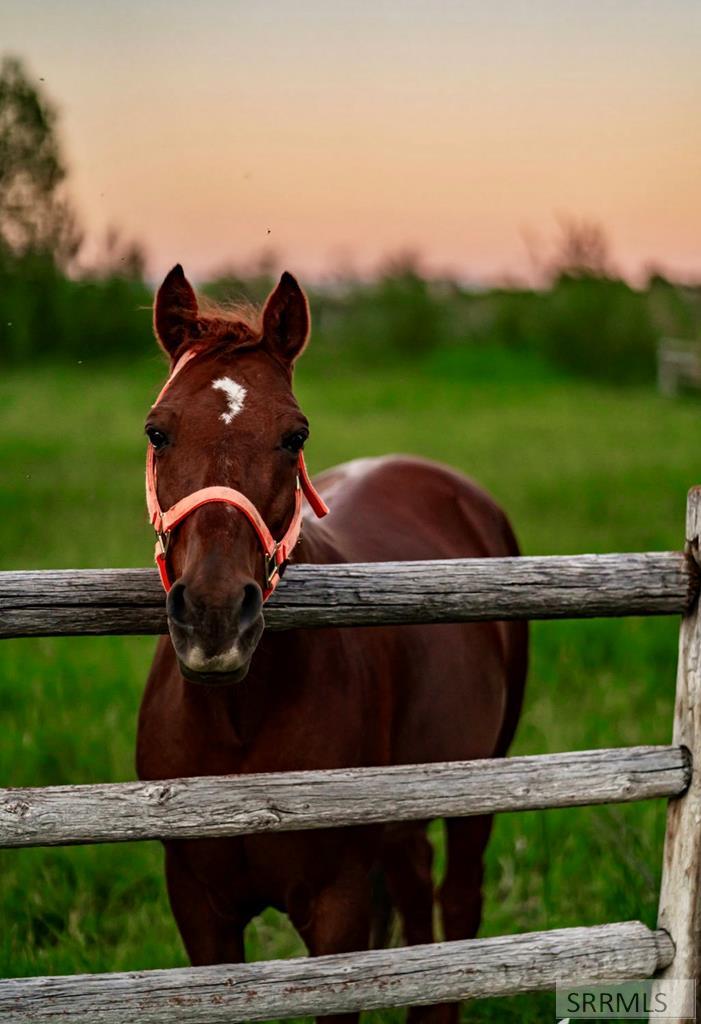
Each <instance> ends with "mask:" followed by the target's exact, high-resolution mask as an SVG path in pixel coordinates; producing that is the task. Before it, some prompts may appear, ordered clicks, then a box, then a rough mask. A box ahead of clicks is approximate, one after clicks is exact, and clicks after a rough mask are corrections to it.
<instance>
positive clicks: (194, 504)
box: [146, 348, 329, 601]
mask: <svg viewBox="0 0 701 1024" xmlns="http://www.w3.org/2000/svg"><path fill="white" fill-rule="evenodd" d="M200 351H201V350H200V349H197V348H191V349H189V350H188V351H187V352H186V353H185V354H184V355H182V356H181V357H180V359H178V361H177V362H176V364H175V366H174V367H173V370H172V372H171V374H170V376H169V377H168V380H167V381H166V382H165V384H164V385H163V387H162V388H161V390H160V392H159V394H158V397H157V399H156V401H155V402H154V403H153V408H155V407H156V406H157V405H158V403H159V402H160V400H161V399H162V398H163V395H164V394H165V393H166V391H167V390H168V388H169V387H170V385H171V384H172V382H173V380H174V378H175V377H176V376H177V375H178V374H179V373H180V371H181V370H182V368H183V367H184V366H185V365H186V364H187V363H189V362H190V360H191V359H194V357H195V356H197V355H199V353H200ZM302 494H304V497H305V498H306V499H307V501H308V502H309V504H310V505H311V507H312V509H313V510H314V512H315V513H316V515H317V516H318V517H319V518H321V517H322V516H325V515H326V513H327V512H328V511H329V510H328V507H327V505H326V503H325V502H324V500H323V498H322V497H321V495H319V494H318V493H317V491H316V490H315V489H314V486H313V484H312V482H311V480H310V479H309V474H308V473H307V467H306V466H305V464H304V455H303V454H302V452H300V453H299V459H298V463H297V486H296V489H295V505H294V512H293V513H292V520H291V521H290V525H289V526H288V527H287V531H286V533H285V535H284V537H282V538H281V539H280V540H275V539H274V537H273V535H272V534H271V532H270V530H269V529H268V527H267V526H266V524H265V521H264V520H263V517H262V516H261V514H260V512H259V511H258V509H257V508H256V506H255V505H254V504H253V502H252V501H249V499H248V498H247V497H246V495H245V494H242V493H241V491H237V490H235V489H234V488H233V487H203V488H201V489H200V490H199V491H193V492H192V494H188V495H187V496H186V497H184V498H181V499H180V501H176V503H175V504H174V505H171V507H170V508H169V509H168V510H167V511H166V512H164V511H163V510H162V508H161V506H160V503H159V501H158V491H157V477H156V453H155V451H154V448H153V446H152V445H150V444H149V446H148V450H147V452H146V505H147V507H148V514H149V519H150V522H151V525H152V526H153V528H154V530H155V531H156V536H157V541H156V552H155V558H156V566H157V568H158V572H159V575H160V577H161V583H162V584H163V589H164V590H165V592H166V593H168V591H169V590H170V589H171V587H172V583H171V580H170V576H169V575H168V566H167V561H166V556H167V552H168V541H169V539H170V535H171V533H172V532H173V530H174V529H175V528H176V526H178V525H179V524H180V523H182V521H183V519H185V518H186V517H187V516H189V515H190V514H191V513H192V512H194V511H195V509H198V508H201V507H202V506H203V505H208V504H211V503H213V502H221V503H223V504H225V505H233V507H234V508H238V509H239V510H240V511H241V512H243V514H244V515H245V516H246V518H247V519H248V521H249V523H250V524H251V526H252V527H253V529H254V530H255V532H256V536H257V537H258V540H259V541H260V545H261V547H262V548H263V563H264V568H265V572H264V577H265V589H264V591H263V600H264V601H267V600H268V598H269V597H270V595H271V594H272V592H273V591H274V590H275V587H276V586H277V585H278V583H279V582H280V576H281V574H282V571H283V568H284V565H285V563H286V562H287V560H288V558H289V557H290V552H291V551H292V549H293V547H294V546H295V544H296V543H297V541H298V540H299V533H300V530H301V528H302Z"/></svg>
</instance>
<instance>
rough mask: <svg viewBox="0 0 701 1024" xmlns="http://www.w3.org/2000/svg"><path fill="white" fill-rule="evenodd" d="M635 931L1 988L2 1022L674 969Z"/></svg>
mask: <svg viewBox="0 0 701 1024" xmlns="http://www.w3.org/2000/svg"><path fill="white" fill-rule="evenodd" d="M673 956H674V946H673V944H672V942H671V940H670V938H669V936H668V935H667V933H666V932H665V931H661V930H659V931H651V930H650V929H649V928H647V927H646V926H645V925H644V924H641V923H640V922H639V921H627V922H623V923H621V924H608V925H600V926H598V927H594V928H562V929H559V930H557V931H549V932H530V933H526V934H525V935H504V936H501V937H499V938H495V939H468V940H465V941H463V942H440V943H433V944H431V945H428V946H413V947H410V948H408V949H387V950H376V951H373V952H369V953H345V954H340V955H336V956H323V957H317V958H316V959H315V960H308V959H306V958H304V959H297V960H282V961H272V962H267V963H266V962H263V963H254V964H237V965H222V966H216V967H187V968H179V969H175V970H166V971H144V972H140V973H132V974H79V975H75V976H73V977H55V978H20V979H17V980H11V981H3V982H0V1020H2V1021H3V1024H20V1022H21V1024H30V1022H31V1024H39V1022H42V1024H44V1022H46V1024H48V1022H49V1021H51V1022H52V1024H58V1022H59V1021H60V1022H61V1024H85V1022H86V1021H87V1022H89V1024H124V1022H125V1021H138V1024H200V1022H202V1024H204V1022H207V1024H233V1022H234V1021H254V1020H269V1019H271V1018H272V1019H273V1020H278V1019H280V1018H281V1017H282V1018H285V1017H302V1016H306V1015H307V1014H322V1013H323V1014H329V1013H342V1012H346V1011H349V1010H360V1009H368V1010H373V1009H379V1008H380V1007H383V1006H387V1005H388V1004H392V1005H393V1006H411V1005H415V1004H424V1005H426V1004H431V1003H435V1002H437V1001H444V1000H458V999H470V998H472V997H473V996H504V995H513V994H514V993H516V992H532V991H537V990H539V989H547V988H554V987H555V985H556V984H560V985H562V984H567V983H568V982H569V983H572V984H574V983H576V982H580V983H581V979H582V978H586V979H587V980H589V981H596V980H599V979H601V980H603V979H606V980H609V981H615V980H621V981H623V980H625V979H626V978H640V977H645V978H649V977H650V976H651V975H653V974H654V973H655V972H656V971H657V970H659V969H660V968H663V967H665V966H667V965H668V964H670V963H671V962H672V958H673Z"/></svg>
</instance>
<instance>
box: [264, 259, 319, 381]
mask: <svg viewBox="0 0 701 1024" xmlns="http://www.w3.org/2000/svg"><path fill="white" fill-rule="evenodd" d="M309 326H310V317H309V304H308V303H307V298H306V296H305V294H304V292H303V291H302V289H301V288H300V287H299V285H298V284H297V282H296V280H295V279H294V277H293V276H292V274H288V273H287V271H285V273H284V274H283V275H282V277H281V278H280V282H279V284H278V286H277V288H275V290H274V291H273V292H271V293H270V295H269V296H268V301H267V302H266V304H265V309H264V310H263V341H264V343H265V344H266V345H267V346H268V347H269V348H270V349H271V350H272V352H273V353H274V354H275V355H276V356H277V357H278V358H279V359H281V360H282V361H283V362H285V363H289V364H290V365H291V364H292V363H294V361H295V359H297V357H298V356H300V355H301V354H302V352H303V350H304V347H305V345H306V344H307V340H308V338H309Z"/></svg>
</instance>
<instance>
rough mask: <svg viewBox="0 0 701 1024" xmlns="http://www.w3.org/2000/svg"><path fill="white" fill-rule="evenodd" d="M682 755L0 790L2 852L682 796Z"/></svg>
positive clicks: (639, 753)
mask: <svg viewBox="0 0 701 1024" xmlns="http://www.w3.org/2000/svg"><path fill="white" fill-rule="evenodd" d="M690 778H691V767H690V763H689V755H688V753H687V751H686V750H685V749H684V748H683V747H622V748H619V749H613V750H583V751H579V752H576V753H567V754H544V755H540V756H533V757H511V758H508V759H506V760H504V759H501V758H500V759H493V760H484V761H447V762H442V763H438V764H421V765H396V766H392V767H386V768H344V769H334V770H332V771H306V772H280V773H274V774H261V775H244V776H232V775H219V776H214V777H213V776H205V777H202V778H191V779H170V780H169V781H168V782H121V783H119V782H115V783H107V784H101V785H93V786H50V787H49V788H47V789H3V790H0V847H2V846H59V845H60V846H64V845H68V844H73V843H117V842H130V841H132V840H135V839H185V838H195V837H205V836H207V837H210V838H212V837H216V836H232V835H246V834H250V833H254V832H289V831H293V830H295V829H312V828H335V827H337V826H341V825H370V824H373V823H375V822H382V821H409V820H412V819H413V820H415V821H420V820H422V819H424V818H438V817H440V818H444V817H456V816H463V815H464V816H468V815H473V814H494V813H496V812H499V811H519V810H520V811H526V810H537V809H542V808H544V807H578V806H582V805H590V804H615V803H630V802H631V801H633V800H647V799H650V798H651V797H672V796H680V795H681V794H682V793H683V792H684V790H685V789H686V787H687V785H688V784H689V780H690Z"/></svg>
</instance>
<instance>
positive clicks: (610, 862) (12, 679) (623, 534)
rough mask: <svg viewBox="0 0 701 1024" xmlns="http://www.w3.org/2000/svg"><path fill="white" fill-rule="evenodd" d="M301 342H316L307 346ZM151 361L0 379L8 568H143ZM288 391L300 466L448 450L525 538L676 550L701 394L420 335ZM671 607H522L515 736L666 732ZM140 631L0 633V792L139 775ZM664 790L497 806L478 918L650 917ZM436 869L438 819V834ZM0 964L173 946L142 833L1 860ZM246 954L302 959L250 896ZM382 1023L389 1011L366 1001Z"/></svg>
mask: <svg viewBox="0 0 701 1024" xmlns="http://www.w3.org/2000/svg"><path fill="white" fill-rule="evenodd" d="M322 344H323V342H322V341H321V340H319V339H318V340H317V345H322ZM161 375H162V364H161V362H160V360H159V359H158V357H157V356H154V357H153V358H148V359H145V360H144V361H143V362H141V363H139V364H137V365H133V366H131V367H126V366H124V365H120V366H117V365H114V366H107V365H105V364H96V365H95V366H91V365H90V364H89V362H88V361H84V362H83V363H80V364H77V363H76V364H72V365H70V364H62V365H57V366H55V367H50V366H47V365H44V366H41V367H40V368H38V369H37V368H31V369H30V368H26V369H18V370H16V371H14V372H13V373H12V374H9V375H7V376H5V377H4V379H3V380H2V381H1V382H0V461H1V463H2V465H3V467H4V472H3V479H2V488H1V491H0V501H1V503H2V504H1V506H0V551H1V552H2V568H48V567H99V566H108V565H109V566H129V565H143V564H149V561H150V557H151V550H152V542H151V534H150V531H149V529H148V528H147V526H146V522H145V513H144V509H143V477H142V474H143V451H144V439H143V436H142V423H143V419H144V416H145V413H146V410H147V408H148V404H149V402H150V400H151V398H152V397H153V396H154V394H155V392H156V390H157V387H156V385H157V382H158V381H159V379H160V377H161ZM297 388H298V393H299V395H300V397H301V399H302V404H303V407H304V409H305V411H306V412H307V413H308V415H309V418H310V421H311V432H312V436H311V440H310V443H309V446H308V455H309V465H310V468H311V469H316V468H321V467H323V466H326V465H330V464H332V463H333V462H337V461H341V460H343V459H347V458H351V457H353V456H355V455H364V454H374V453H381V452H386V451H411V452H416V453H420V454H424V455H427V456H431V457H434V458H438V459H441V460H443V461H445V462H448V463H451V464H453V465H456V466H458V467H459V468H461V469H463V470H464V471H466V472H468V473H470V474H471V475H473V476H474V477H476V478H477V479H478V480H479V481H480V482H482V483H483V484H485V485H486V486H487V487H488V488H489V489H490V490H492V492H493V493H494V494H495V495H496V497H497V498H498V499H499V500H500V501H501V502H502V503H503V505H504V506H505V508H506V509H507V511H508V512H509V515H510V516H511V519H512V522H513V523H514V525H515V528H516V531H517V534H518V536H519V538H520V541H521V544H522V547H523V549H524V551H525V552H527V553H530V554H560V553H576V552H585V551H592V552H604V551H622V550H639V551H643V550H646V549H664V548H675V547H679V546H680V545H681V543H682V539H683V525H684V499H685V492H686V489H687V487H688V486H689V485H690V484H692V483H694V482H698V478H699V470H698V459H696V458H695V449H696V446H695V433H696V424H697V421H698V408H697V406H696V405H695V404H694V403H693V402H692V401H680V402H670V401H668V400H664V399H661V398H659V397H658V396H656V395H654V394H653V393H652V392H650V391H647V390H623V391H621V390H615V389H613V388H610V389H607V388H605V387H602V386H598V385H592V384H587V383H582V382H580V381H572V380H571V379H567V378H565V377H560V376H559V375H557V374H556V372H555V371H553V370H551V369H548V368H546V367H544V366H543V365H541V364H540V363H539V362H538V361H536V360H535V359H534V358H531V357H529V358H526V357H519V356H516V355H515V354H513V353H510V352H508V351H506V350H503V351H502V350H499V349H493V348H492V349H487V348H486V349H482V350H476V351H475V350H473V351H465V350H459V349H452V350H451V349H443V350H437V351H435V352H434V353H432V354H431V355H430V356H428V357H426V358H425V359H424V360H423V361H420V362H413V363H412V364H401V363H399V362H397V363H395V364H388V365H384V366H377V367H375V368H374V369H373V370H366V371H364V370H361V369H360V368H358V366H357V365H356V366H354V365H351V364H343V365H340V364H339V365H334V364H333V361H331V360H330V359H328V358H325V357H324V354H323V352H322V353H321V354H317V355H316V356H315V355H314V353H311V354H310V357H309V363H308V365H306V364H305V361H303V362H302V364H301V366H300V370H299V373H298V382H297ZM677 627H678V623H677V621H676V620H621V621H618V622H617V621H594V622H571V623H569V622H563V623H542V624H536V625H535V626H534V628H533V640H534V643H533V657H532V665H531V674H530V683H529V690H528V696H527V701H526V708H525V712H524V716H523V719H522V723H521V727H520V729H519V732H518V735H517V741H516V744H515V746H514V748H513V749H514V752H518V753H546V752H551V751H558V750H568V749H571V750H576V749H583V748H589V747H599V746H609V745H610V746H616V745H625V744H634V743H657V742H660V743H664V742H668V741H669V739H670V737H669V730H670V725H671V709H672V701H673V692H674V665H675V658H676V638H677ZM152 647H153V640H152V639H144V638H97V639H80V640H78V639H65V640H57V639H46V640H31V641H30V640H24V641H11V642H7V641H5V642H4V643H3V644H2V645H1V646H0V708H1V709H2V722H3V743H2V745H1V747H0V780H1V784H2V785H48V784H58V783H77V782H98V781H108V780H125V779H129V778H133V775H134V772H133V745H134V725H135V716H136V709H137V706H138V700H139V696H140V693H141V689H142V686H143V682H144V678H145V674H146V670H147V667H148V662H149V656H150V651H151V649H152ZM663 826H664V807H663V804H662V803H660V802H656V803H654V804H650V805H649V806H648V805H633V806H629V807H626V806H622V807H603V808H591V809H581V810H580V809H574V810H567V811H550V812H542V813H541V812H531V813H527V814H521V815H508V816H502V817H501V818H499V819H498V820H497V824H496V827H495V831H494V836H493V840H492V843H491V845H490V850H489V855H488V877H487V901H486V908H485V917H484V924H483V928H482V932H481V934H483V935H488V934H498V933H508V932H514V931H522V930H530V929H536V928H553V927H559V926H566V925H573V924H595V923H599V922H604V921H607V920H626V919H629V918H635V917H639V918H641V919H642V920H643V921H645V922H646V923H647V924H650V925H653V924H654V922H655V916H656V903H657V892H658V886H659V877H658V873H659V866H660V863H661V843H662V835H663ZM434 835H435V839H436V846H437V852H438V856H437V863H436V870H437V872H440V870H441V836H440V828H438V827H434ZM0 862H1V870H0V915H1V916H2V921H3V928H2V931H1V933H0V959H1V960H2V963H1V965H0V973H1V974H2V975H5V976H7V975H22V974H43V973H75V972H79V971H99V970H128V969H136V968H149V967H166V966H176V965H180V964H183V963H185V959H184V955H183V952H182V949H181V946H180V940H179V938H178V935H177V932H176V929H175V925H174V923H173V922H172V919H171V917H170V912H169V909H168V907H167V901H166V898H165V890H164V885H163V880H162V871H161V863H160V862H161V855H160V848H159V847H158V845H157V844H141V845H138V846H128V847H127V846H105V847H95V848H91V847H86V848H79V849H72V850H71V849H56V850H27V851H7V852H2V853H1V854H0ZM248 947H249V958H252V957H256V958H270V957H276V956H285V955H289V954H291V953H295V952H298V951H299V949H300V946H299V943H298V940H297V939H296V937H295V936H294V934H293V933H292V932H291V930H290V929H289V928H288V927H287V926H286V925H285V923H284V922H283V921H281V919H280V918H279V917H277V916H276V915H274V914H272V913H268V914H266V915H264V917H263V918H262V919H260V920H259V921H257V922H256V923H255V924H254V925H253V926H252V927H251V928H250V929H249V934H248ZM551 1013H552V1006H551V997H550V996H548V995H544V996H532V997H521V998H519V999H513V1000H510V1001H508V1002H500V1003H498V1004H497V1003H494V1004H491V1005H490V1004H487V1003H482V1004H473V1005H472V1006H470V1007H469V1008H467V1009H466V1011H465V1019H469V1020H473V1021H492V1020H502V1021H503V1020H509V1019H513V1020H525V1021H535V1020H541V1019H543V1016H544V1015H545V1014H548V1015H550V1014H551ZM373 1019H375V1020H386V1021H394V1020H400V1019H401V1013H400V1012H399V1011H397V1012H394V1013H393V1012H389V1011H388V1012H387V1013H384V1014H376V1015H374V1017H373Z"/></svg>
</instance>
